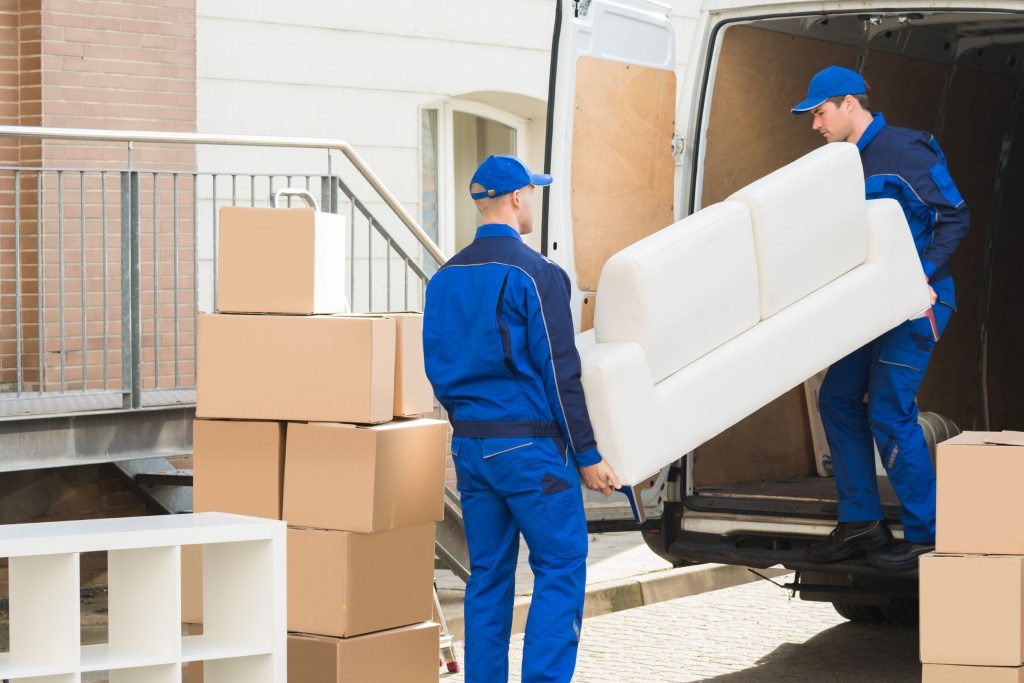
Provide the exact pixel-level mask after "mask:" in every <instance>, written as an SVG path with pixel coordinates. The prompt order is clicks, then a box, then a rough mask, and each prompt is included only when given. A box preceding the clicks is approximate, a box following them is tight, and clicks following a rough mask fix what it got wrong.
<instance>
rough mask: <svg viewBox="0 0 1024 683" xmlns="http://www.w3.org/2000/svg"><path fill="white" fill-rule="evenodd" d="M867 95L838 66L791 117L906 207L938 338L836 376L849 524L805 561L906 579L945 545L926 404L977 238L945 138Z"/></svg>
mask: <svg viewBox="0 0 1024 683" xmlns="http://www.w3.org/2000/svg"><path fill="white" fill-rule="evenodd" d="M866 92H867V87H866V84H865V83H864V79H863V78H861V76H860V75H859V74H857V73H856V72H854V71H851V70H849V69H844V68H842V67H838V66H830V67H828V68H827V69H825V70H823V71H821V72H819V73H818V74H816V75H815V76H814V77H813V78H812V79H811V83H810V86H809V87H808V92H807V99H806V100H804V101H803V102H801V103H800V104H798V105H797V106H795V107H794V108H793V110H792V111H793V113H794V114H802V113H804V112H811V114H812V115H813V117H814V122H813V128H814V130H815V132H818V133H820V134H821V135H822V136H823V137H824V138H825V140H826V141H827V142H838V141H846V142H852V143H855V144H856V145H857V148H858V149H859V150H860V155H861V162H862V163H863V165H864V179H865V181H864V182H865V186H866V192H867V198H868V199H879V198H883V197H888V198H892V199H895V200H896V201H898V202H899V203H900V206H901V207H902V208H903V213H904V215H905V216H906V218H907V223H908V224H909V225H910V231H911V234H912V235H913V237H914V243H915V244H916V245H917V251H918V254H920V256H921V266H922V268H923V270H924V275H925V278H926V280H927V281H928V283H929V286H930V288H931V296H932V313H933V314H934V319H935V330H933V329H932V324H931V321H930V320H929V319H928V318H926V317H925V318H920V319H917V320H911V321H908V322H905V323H903V324H902V325H900V326H899V327H896V328H895V329H893V330H890V331H889V332H887V333H886V334H884V335H882V336H881V337H879V338H878V339H876V340H875V341H873V342H871V343H870V344H867V345H866V346H864V347H862V348H860V349H858V350H857V351H854V352H853V353H852V354H850V355H849V356H847V357H846V358H843V359H842V360H840V361H839V362H837V363H835V364H834V365H833V366H832V367H831V368H830V369H829V371H828V374H827V375H826V377H825V381H824V383H823V384H822V387H821V392H820V394H819V403H820V409H821V419H822V422H823V423H824V426H825V434H826V436H827V438H828V443H829V448H830V450H831V454H832V465H833V469H834V471H835V479H836V488H837V489H838V492H839V524H838V526H837V527H836V528H835V529H834V530H833V531H832V534H831V535H830V536H829V538H828V539H827V540H826V541H823V542H821V543H817V544H814V545H812V546H811V547H810V548H809V549H808V553H807V556H808V558H809V559H811V560H813V561H816V562H836V561H839V560H842V559H846V558H848V557H852V556H854V555H857V554H859V553H861V552H866V554H867V559H868V562H870V563H871V564H872V565H874V566H876V567H879V568H883V569H895V570H903V569H912V568H914V567H915V566H917V560H918V557H920V556H921V555H922V554H924V553H926V552H929V551H931V550H933V549H934V545H935V469H934V467H933V466H932V462H931V458H930V456H929V453H928V446H927V445H926V443H925V440H924V434H923V432H922V431H921V427H920V426H919V425H918V423H917V402H916V394H917V389H918V387H919V386H920V385H921V380H922V378H923V377H924V373H925V370H926V369H927V368H928V361H929V359H930V358H931V355H932V350H933V349H934V348H935V343H936V341H937V338H936V337H937V334H936V333H938V334H941V333H942V331H943V330H944V329H945V327H946V324H947V323H948V322H949V319H950V316H951V315H952V314H953V311H954V310H956V300H955V297H954V290H953V277H952V275H951V273H950V270H949V258H950V256H952V255H953V252H954V251H955V250H956V247H957V245H958V244H959V243H960V240H961V239H963V237H964V235H966V234H967V228H968V212H967V205H966V204H965V203H964V200H963V198H962V197H961V196H960V193H959V191H958V190H957V188H956V185H955V184H954V183H953V179H952V178H951V177H950V175H949V170H948V169H947V168H946V157H945V155H944V154H943V153H942V150H941V149H939V145H938V143H937V142H936V141H935V138H934V137H933V136H932V135H930V134H928V133H923V132H920V131H915V130H910V129H907V128H897V127H895V126H890V125H888V124H887V123H886V121H885V117H884V116H882V114H874V115H872V113H871V111H870V101H869V100H868V96H867V94H866ZM823 219H824V220H828V217H827V216H824V217H823ZM865 396H867V402H865ZM875 446H877V448H878V452H879V455H880V456H881V459H882V464H883V466H884V467H885V469H886V472H887V473H888V475H889V481H890V482H891V483H892V486H893V488H894V489H895V490H896V494H897V495H898V496H899V499H900V504H901V519H902V522H903V535H904V541H902V542H899V543H896V542H894V541H893V539H892V534H891V532H890V531H889V529H888V528H887V526H886V524H885V521H884V515H883V512H882V505H881V502H880V500H879V497H878V484H877V479H876V477H875V455H874V452H875Z"/></svg>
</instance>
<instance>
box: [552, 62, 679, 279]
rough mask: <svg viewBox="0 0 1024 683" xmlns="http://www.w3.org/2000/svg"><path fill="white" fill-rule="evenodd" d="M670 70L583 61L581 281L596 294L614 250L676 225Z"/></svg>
mask: <svg viewBox="0 0 1024 683" xmlns="http://www.w3.org/2000/svg"><path fill="white" fill-rule="evenodd" d="M675 98H676V75H675V72H673V71H666V70H664V69H653V68H650V67H642V66H637V65H635V64H623V63H620V62H612V61H609V60H604V59H596V58H594V57H581V58H580V60H579V62H578V63H577V65H576V99H575V105H574V106H575V107H576V112H575V115H574V122H573V136H572V179H571V182H572V200H571V203H572V224H573V257H574V263H575V265H576V282H577V284H578V286H579V288H580V289H582V290H583V291H589V292H593V291H596V290H597V283H598V279H599V278H600V277H601V268H603V267H604V263H605V261H607V260H608V258H609V257H610V256H612V255H613V254H615V253H616V252H618V251H620V250H622V249H623V248H625V247H627V246H629V245H630V244H633V243H634V242H636V241H637V240H639V239H642V238H644V237H647V236H648V235H650V234H652V233H654V232H657V231H658V230H661V229H662V228H666V227H668V226H669V225H671V224H672V223H673V222H674V221H675V211H674V209H673V204H672V202H673V198H674V189H673V182H674V178H675V161H674V160H673V158H672V134H673V131H674V125H675V124H674V120H675Z"/></svg>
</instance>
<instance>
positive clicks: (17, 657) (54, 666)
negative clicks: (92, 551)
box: [0, 552, 81, 678]
mask: <svg viewBox="0 0 1024 683" xmlns="http://www.w3.org/2000/svg"><path fill="white" fill-rule="evenodd" d="M8 572H9V574H8V576H9V581H8V585H9V592H10V598H9V604H10V615H11V616H10V620H11V650H10V655H9V659H8V661H9V662H11V663H12V664H20V663H31V662H45V665H46V666H47V667H48V669H49V671H50V672H53V673H54V674H57V673H62V674H64V673H69V672H74V671H77V670H78V657H79V644H78V643H79V628H80V626H79V624H80V620H81V617H80V614H79V609H80V607H79V603H80V600H81V594H80V592H79V554H78V553H77V552H65V553H56V554H50V555H37V556H31V557H12V558H10V559H9V569H8ZM45 673H46V672H41V674H37V675H45ZM0 674H2V675H3V676H5V677H7V678H14V676H13V674H10V673H5V672H4V670H3V669H2V668H0Z"/></svg>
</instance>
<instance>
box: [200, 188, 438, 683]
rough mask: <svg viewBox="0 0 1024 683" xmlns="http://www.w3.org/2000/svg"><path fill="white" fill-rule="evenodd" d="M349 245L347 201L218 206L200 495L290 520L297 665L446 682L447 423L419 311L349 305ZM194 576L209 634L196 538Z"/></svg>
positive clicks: (206, 502) (305, 671)
mask: <svg viewBox="0 0 1024 683" xmlns="http://www.w3.org/2000/svg"><path fill="white" fill-rule="evenodd" d="M344 247H345V239H344V235H343V224H342V221H341V219H340V217H337V216H333V215H330V214H321V213H318V212H315V211H313V210H312V209H239V208H225V209H222V210H221V215H220V249H219V252H218V255H219V266H218V283H217V294H218V311H219V313H218V314H217V315H205V316H202V317H201V318H200V321H199V351H198V363H199V378H198V382H197V397H196V415H197V420H196V422H195V430H194V463H193V469H194V478H195V488H194V504H193V507H194V509H195V510H196V511H207V510H217V511H222V512H234V513H239V514H246V515H254V516H259V517H270V518H275V519H284V520H286V521H287V522H288V526H289V531H288V562H287V572H288V583H287V585H288V630H289V631H290V632H293V633H291V634H290V636H289V645H288V671H289V679H290V680H293V681H302V683H336V682H338V681H355V680H359V681H381V682H390V681H403V682H408V683H415V682H418V681H437V680H438V638H439V634H438V626H437V625H436V624H434V623H432V622H431V621H430V620H431V618H432V609H433V592H432V591H433V568H434V534H435V523H436V522H437V521H438V520H440V519H441V518H442V516H443V513H444V493H443V492H444V476H445V446H446V437H447V425H446V424H445V423H444V422H441V421H438V420H431V419H424V418H421V417H418V416H420V415H422V414H424V413H428V412H431V411H432V410H433V395H432V392H431V389H430V385H429V384H428V383H427V380H426V376H425V373H424V371H423V352H422V343H421V335H422V317H421V316H420V315H419V314H414V313H405V314H390V313H389V314H383V315H360V316H354V315H348V314H347V313H346V311H347V305H346V303H345V297H344V282H345V277H344V270H343V264H344V263H345V254H344ZM395 418H397V419H395ZM196 550H198V549H196ZM182 574H183V581H184V585H183V608H182V611H183V620H184V621H186V622H189V623H192V624H195V626H192V627H191V629H192V630H193V632H196V631H198V630H199V629H201V623H202V578H201V575H202V569H201V557H200V556H199V555H198V552H195V551H192V549H186V552H185V553H184V554H183V572H182ZM396 653H401V655H400V656H396ZM196 673H197V672H194V671H193V672H190V676H191V678H192V680H196Z"/></svg>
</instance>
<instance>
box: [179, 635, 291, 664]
mask: <svg viewBox="0 0 1024 683" xmlns="http://www.w3.org/2000/svg"><path fill="white" fill-rule="evenodd" d="M270 653H271V648H270V647H259V646H257V645H244V644H240V643H238V642H231V641H227V640H223V639H220V638H214V637H211V636H208V635H201V636H183V637H182V639H181V661H183V662H202V661H213V660H215V659H234V658H237V657H253V656H256V655H265V654H270Z"/></svg>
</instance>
